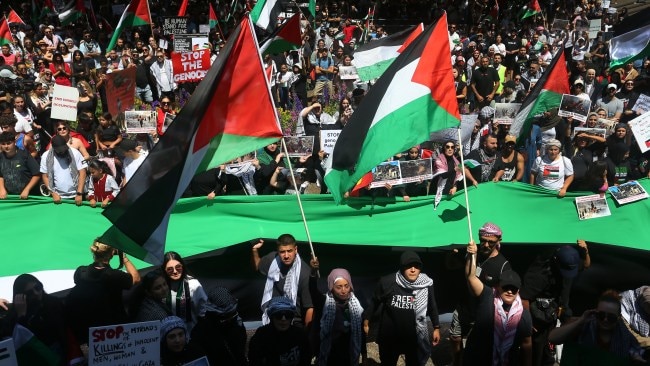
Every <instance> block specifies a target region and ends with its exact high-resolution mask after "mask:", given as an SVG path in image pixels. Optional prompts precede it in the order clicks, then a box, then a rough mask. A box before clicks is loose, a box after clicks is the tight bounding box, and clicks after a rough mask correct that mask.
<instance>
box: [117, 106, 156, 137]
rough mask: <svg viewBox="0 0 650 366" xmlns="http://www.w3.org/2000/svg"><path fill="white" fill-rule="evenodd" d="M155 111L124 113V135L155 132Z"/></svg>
mask: <svg viewBox="0 0 650 366" xmlns="http://www.w3.org/2000/svg"><path fill="white" fill-rule="evenodd" d="M156 117H157V115H156V111H125V112H124V125H125V126H126V133H149V132H155V131H156V125H157V118H156Z"/></svg>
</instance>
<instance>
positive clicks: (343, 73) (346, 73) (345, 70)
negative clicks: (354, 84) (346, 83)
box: [339, 66, 359, 80]
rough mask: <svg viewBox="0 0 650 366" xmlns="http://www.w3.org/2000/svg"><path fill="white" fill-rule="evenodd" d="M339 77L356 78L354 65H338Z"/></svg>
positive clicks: (345, 78) (344, 78)
mask: <svg viewBox="0 0 650 366" xmlns="http://www.w3.org/2000/svg"><path fill="white" fill-rule="evenodd" d="M339 78H340V79H341V80H356V79H358V78H359V75H358V74H357V68H356V67H355V66H339Z"/></svg>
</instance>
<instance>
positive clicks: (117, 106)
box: [106, 67, 137, 117]
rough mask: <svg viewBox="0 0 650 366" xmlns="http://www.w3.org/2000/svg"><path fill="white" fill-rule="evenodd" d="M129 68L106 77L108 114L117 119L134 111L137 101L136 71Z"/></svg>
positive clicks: (133, 68) (134, 68)
mask: <svg viewBox="0 0 650 366" xmlns="http://www.w3.org/2000/svg"><path fill="white" fill-rule="evenodd" d="M136 69H137V68H136V67H127V68H126V69H124V70H120V71H113V72H112V73H110V74H108V75H106V95H107V96H109V97H108V98H107V99H108V112H109V113H110V114H112V115H113V116H114V117H116V116H117V115H118V114H120V113H122V112H124V111H127V110H129V109H133V102H134V99H135V70H136Z"/></svg>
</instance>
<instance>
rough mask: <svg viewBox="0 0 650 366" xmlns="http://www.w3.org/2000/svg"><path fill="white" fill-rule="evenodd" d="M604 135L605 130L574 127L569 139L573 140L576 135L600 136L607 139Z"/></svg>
mask: <svg viewBox="0 0 650 366" xmlns="http://www.w3.org/2000/svg"><path fill="white" fill-rule="evenodd" d="M606 134H607V130H605V129H604V128H589V127H576V128H575V129H573V135H571V138H575V137H576V136H578V135H588V136H600V137H602V138H605V137H607V136H606Z"/></svg>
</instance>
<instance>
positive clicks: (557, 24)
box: [551, 19, 569, 30]
mask: <svg viewBox="0 0 650 366" xmlns="http://www.w3.org/2000/svg"><path fill="white" fill-rule="evenodd" d="M568 24H569V21H568V20H567V19H555V20H554V21H553V24H552V25H551V29H552V30H555V29H559V30H564V29H565V28H566V26H567V25H568Z"/></svg>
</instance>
